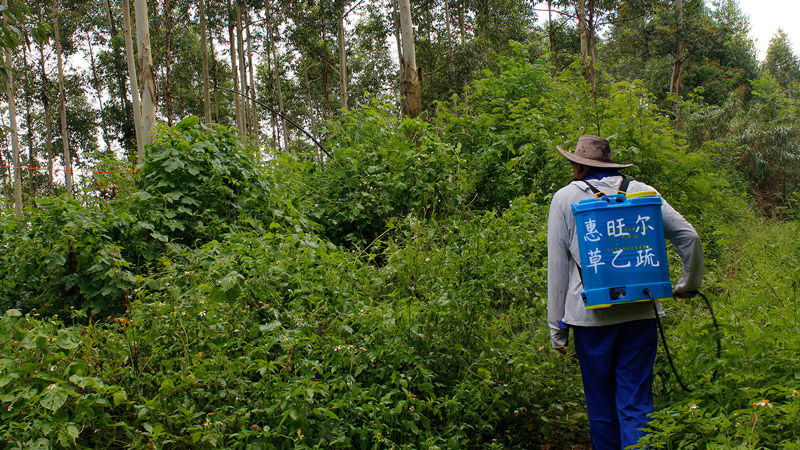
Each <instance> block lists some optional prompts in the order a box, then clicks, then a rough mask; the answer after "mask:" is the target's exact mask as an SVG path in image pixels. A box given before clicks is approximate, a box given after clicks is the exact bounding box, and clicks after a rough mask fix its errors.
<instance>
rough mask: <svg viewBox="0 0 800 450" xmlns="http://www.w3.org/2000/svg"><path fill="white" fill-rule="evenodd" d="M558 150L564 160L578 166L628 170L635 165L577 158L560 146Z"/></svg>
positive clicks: (557, 147)
mask: <svg viewBox="0 0 800 450" xmlns="http://www.w3.org/2000/svg"><path fill="white" fill-rule="evenodd" d="M556 149H557V150H558V152H559V153H561V155H562V156H564V158H567V159H568V160H570V161H572V162H574V163H576V164H583V165H584V166H589V167H598V168H602V169H626V168H628V167H631V166H632V165H633V164H617V163H613V162H607V161H598V160H596V159H589V158H584V157H581V156H575V154H574V153H570V152H568V151H565V150H564V149H563V148H561V147H559V146H556Z"/></svg>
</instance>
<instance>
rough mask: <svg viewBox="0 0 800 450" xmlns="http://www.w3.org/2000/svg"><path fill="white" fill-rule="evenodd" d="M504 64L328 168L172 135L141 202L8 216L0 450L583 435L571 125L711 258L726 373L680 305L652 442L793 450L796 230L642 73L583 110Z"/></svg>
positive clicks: (372, 116) (369, 127)
mask: <svg viewBox="0 0 800 450" xmlns="http://www.w3.org/2000/svg"><path fill="white" fill-rule="evenodd" d="M503 65H504V66H503V71H502V74H501V75H499V76H496V77H492V78H489V79H487V80H483V81H480V82H478V83H477V84H476V85H475V86H473V91H472V92H473V94H472V96H471V97H469V98H467V99H466V100H465V101H464V102H463V103H462V102H459V101H456V102H455V103H454V104H453V103H451V104H447V105H445V104H442V105H440V107H439V109H438V112H437V116H436V117H434V118H431V122H430V123H427V122H424V121H421V120H411V119H398V118H396V117H394V116H393V114H392V113H391V111H390V110H389V109H388V108H386V107H384V106H382V105H377V104H376V105H371V106H366V107H362V108H360V109H357V110H354V111H351V112H349V113H347V114H346V115H345V116H344V119H343V120H341V121H339V122H337V123H335V124H331V126H330V133H331V137H330V140H329V145H330V147H331V149H332V154H333V159H332V160H327V161H325V163H324V164H321V163H319V162H315V161H313V160H307V159H304V158H301V157H295V156H291V155H278V156H276V157H275V158H273V159H271V160H270V161H269V162H268V163H266V164H263V165H261V164H259V163H257V162H256V159H257V158H255V157H254V155H255V154H256V153H255V151H254V150H253V149H249V148H247V147H245V146H243V145H242V144H241V143H240V142H238V141H237V140H236V139H235V138H234V133H233V132H232V131H230V130H227V129H224V128H220V127H216V126H205V125H202V124H200V123H198V122H197V121H196V119H188V120H186V121H184V122H181V123H180V124H178V125H176V126H175V127H174V128H173V129H170V130H164V131H163V132H162V134H161V136H160V138H159V139H157V141H156V142H155V143H154V144H153V146H151V147H150V148H149V153H148V160H147V161H146V162H145V163H144V166H143V170H142V175H141V178H140V179H139V182H138V186H137V188H136V189H137V190H136V191H135V192H129V193H127V194H128V195H127V196H120V198H118V199H116V200H113V201H109V202H100V203H99V204H98V203H97V202H91V203H90V202H84V203H81V202H78V201H68V200H65V199H62V198H54V199H49V200H46V201H41V202H39V203H38V205H37V207H36V208H30V209H28V210H27V211H26V215H25V221H24V222H22V221H20V219H19V218H16V217H13V216H8V215H4V216H3V217H2V220H0V232H2V233H3V241H4V243H5V245H3V246H2V247H0V258H2V261H3V263H2V265H0V279H1V280H2V281H0V306H2V310H3V311H5V313H4V315H3V317H2V319H0V348H2V351H1V354H2V359H0V408H1V409H0V417H2V422H1V423H0V446H2V447H3V448H164V449H167V448H176V449H177V448H240V449H269V448H281V449H284V448H341V449H351V448H387V449H388V448H407V449H416V448H425V449H435V448H441V449H444V448H448V449H450V448H476V449H477V448H481V449H483V448H520V449H521V448H540V447H548V448H551V447H556V448H565V447H568V446H569V445H570V444H572V443H585V442H586V441H587V434H588V431H587V423H586V414H585V409H584V407H583V397H582V388H581V382H580V378H579V375H578V366H577V361H576V360H575V359H574V358H572V357H562V356H561V355H559V354H557V353H556V352H553V351H552V350H551V349H550V348H549V347H550V346H549V332H548V330H547V326H546V318H545V316H546V313H545V304H546V219H547V205H548V201H549V198H550V196H551V195H552V194H553V193H554V192H555V190H556V189H557V188H558V187H560V186H561V185H563V184H565V183H566V182H567V181H568V180H569V173H568V172H569V167H568V165H567V164H566V163H565V162H564V161H563V159H561V158H560V156H558V155H557V153H556V152H555V151H554V148H555V145H561V146H563V147H569V142H574V140H575V139H576V138H577V135H579V134H580V133H584V132H593V133H597V134H603V135H606V136H611V138H612V142H613V146H614V148H615V149H616V150H617V153H616V154H615V158H617V159H619V160H624V161H631V162H635V163H636V166H635V167H633V168H631V169H630V172H629V173H630V174H631V175H633V176H634V177H636V178H637V179H641V180H642V181H645V182H647V183H649V184H652V185H654V186H656V187H657V188H659V190H660V191H661V192H662V194H663V195H664V196H665V198H667V199H668V200H669V201H670V202H671V203H672V204H673V205H674V206H676V207H677V209H679V210H680V211H682V212H683V213H684V214H685V215H686V216H687V217H688V218H689V220H690V221H691V222H692V223H694V224H695V226H696V228H697V229H698V231H699V232H700V233H701V235H702V238H703V242H704V246H705V248H706V258H707V263H708V268H707V269H708V274H707V277H706V287H707V288H706V289H707V292H708V294H710V296H711V298H712V299H713V300H714V307H715V310H716V317H717V320H718V321H719V323H720V324H721V330H722V331H721V333H722V341H723V345H724V348H723V353H722V357H721V358H720V359H717V358H716V356H715V353H714V352H715V347H714V340H713V337H714V333H715V331H714V328H713V327H712V326H711V325H710V320H711V317H710V315H709V311H707V309H706V308H705V306H703V305H702V304H701V303H698V302H696V301H694V300H692V301H687V302H686V303H685V304H683V305H669V306H668V310H669V311H668V312H669V315H670V319H669V320H668V321H667V322H666V323H665V325H666V326H667V329H668V334H669V339H670V342H669V345H670V347H671V349H672V352H673V355H674V356H675V358H676V360H677V362H678V366H679V369H680V371H681V374H682V376H683V377H684V378H685V379H687V381H688V383H689V384H690V385H691V386H692V387H693V388H694V391H693V392H691V393H685V392H683V391H681V390H680V389H679V388H678V385H677V384H676V383H675V380H674V377H673V375H672V374H671V373H670V372H669V370H668V367H667V364H666V361H665V360H663V359H662V357H659V360H658V362H657V374H658V376H657V380H656V389H657V397H656V402H657V412H656V413H655V414H654V421H653V424H652V426H653V433H651V434H650V435H649V436H648V437H647V438H646V440H647V443H648V444H649V445H650V446H651V447H652V448H731V447H737V448H779V447H785V448H796V447H797V446H800V442H798V441H797V436H798V435H800V420H799V419H798V417H800V411H798V409H800V398H798V397H800V394H798V389H800V373H798V372H797V368H796V367H797V365H796V355H797V354H798V351H800V344H798V341H797V340H796V339H795V338H794V336H796V335H797V332H798V331H799V330H798V325H797V292H796V290H797V288H798V287H799V286H798V283H800V272H799V271H798V267H800V264H798V255H800V248H798V246H799V245H800V244H798V242H800V241H799V240H798V237H800V236H798V234H799V233H800V230H798V226H797V223H796V222H790V221H787V222H775V221H773V220H767V219H762V218H759V217H758V213H757V212H756V211H755V210H754V209H753V208H751V207H750V206H749V205H748V202H747V197H746V195H745V194H743V193H742V190H741V189H734V187H733V186H734V185H737V184H739V183H740V182H741V178H738V177H739V175H738V172H736V171H735V170H734V169H733V168H732V167H731V166H730V165H728V163H727V162H726V160H725V158H724V155H721V154H720V153H716V152H714V151H713V150H714V149H715V148H716V147H714V146H713V145H704V146H703V147H702V148H696V149H689V148H688V147H687V145H686V138H685V136H684V135H682V134H680V133H677V132H675V130H674V128H673V127H672V125H671V123H670V122H669V121H668V119H667V118H666V117H665V116H664V114H662V113H661V112H659V111H658V110H657V108H656V107H655V106H654V105H653V103H652V102H650V96H649V95H648V94H647V93H646V92H645V91H644V89H643V88H642V87H641V86H640V85H639V84H638V83H628V82H624V83H617V84H614V85H608V86H605V87H604V88H603V91H602V93H601V94H600V95H599V96H598V98H597V101H594V102H590V101H588V100H587V99H585V97H584V96H582V95H579V92H580V90H581V89H582V88H581V87H580V86H579V83H578V82H577V81H576V79H575V78H569V77H568V76H567V75H563V77H560V78H553V77H552V75H550V73H551V72H550V71H549V70H548V68H547V67H545V66H540V65H535V64H530V63H526V62H523V61H522V60H520V59H509V60H506V61H504V62H503ZM576 86H577V87H576ZM557 100H558V101H557ZM698 120H699V119H698ZM687 126H688V127H691V126H693V124H692V123H689V124H687ZM553 130H556V131H553ZM674 258H675V256H674V255H673V264H672V266H673V270H677V269H678V264H677V263H676V261H674ZM712 371H715V372H716V376H715V377H714V380H713V381H712V380H710V377H711V373H712Z"/></svg>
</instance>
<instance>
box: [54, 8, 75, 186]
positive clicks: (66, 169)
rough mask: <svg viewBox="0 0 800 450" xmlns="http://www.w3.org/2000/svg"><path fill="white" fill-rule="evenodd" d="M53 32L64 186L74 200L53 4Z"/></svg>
mask: <svg viewBox="0 0 800 450" xmlns="http://www.w3.org/2000/svg"><path fill="white" fill-rule="evenodd" d="M53 31H54V32H55V44H56V55H57V56H58V98H59V105H58V110H59V113H60V114H61V141H62V143H63V144H64V147H63V148H64V184H65V186H66V188H67V195H68V196H69V197H70V198H74V196H75V193H74V192H73V190H72V158H71V155H70V151H69V131H68V130H67V94H66V92H65V89H64V62H63V59H62V56H61V32H60V31H59V29H58V11H57V10H56V3H55V2H54V3H53Z"/></svg>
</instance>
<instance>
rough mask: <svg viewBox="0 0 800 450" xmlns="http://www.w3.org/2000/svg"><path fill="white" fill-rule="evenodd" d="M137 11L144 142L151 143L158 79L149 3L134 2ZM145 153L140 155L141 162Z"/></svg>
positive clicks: (142, 1)
mask: <svg viewBox="0 0 800 450" xmlns="http://www.w3.org/2000/svg"><path fill="white" fill-rule="evenodd" d="M134 9H135V10H136V41H137V49H138V50H139V76H140V77H141V83H140V89H141V96H142V97H141V106H142V141H143V142H144V145H145V146H146V145H147V144H149V143H150V139H151V136H150V133H151V132H152V130H153V125H154V124H155V121H156V78H155V69H154V68H153V55H152V54H151V52H150V18H149V17H148V14H147V1H146V0H134ZM142 159H144V153H142V154H140V155H139V161H142Z"/></svg>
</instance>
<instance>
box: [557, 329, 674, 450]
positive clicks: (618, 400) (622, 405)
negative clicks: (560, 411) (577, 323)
mask: <svg viewBox="0 0 800 450" xmlns="http://www.w3.org/2000/svg"><path fill="white" fill-rule="evenodd" d="M572 329H573V331H574V336H575V351H576V352H577V354H578V360H579V361H580V365H581V375H582V376H583V390H584V393H585V395H586V406H587V409H588V411H589V432H590V433H591V438H592V449H593V450H606V449H608V450H620V449H623V448H625V447H627V446H629V445H634V444H636V441H638V440H639V438H640V437H642V436H644V435H645V434H646V432H645V431H643V430H642V429H643V428H646V427H647V423H648V422H649V418H648V417H647V415H648V414H650V413H651V412H653V363H654V362H655V359H656V350H657V348H658V336H657V330H656V320H655V319H645V320H637V321H634V322H626V323H621V324H618V325H609V326H602V327H572Z"/></svg>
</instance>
